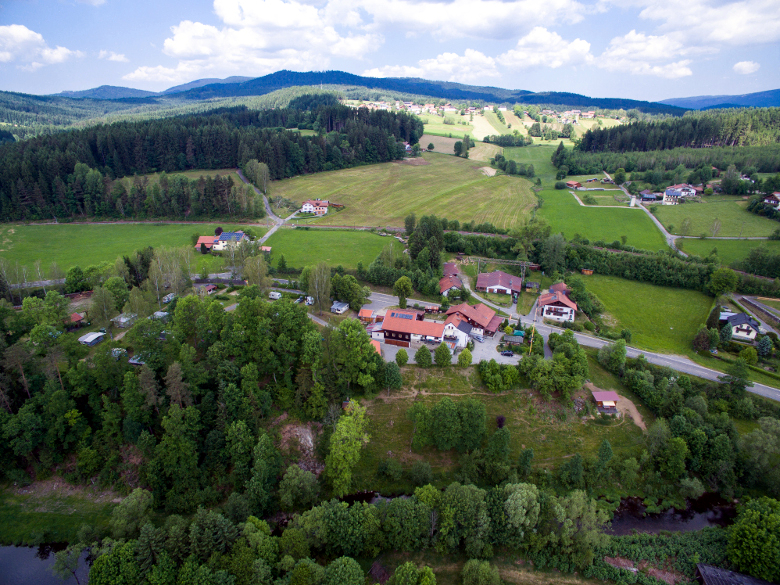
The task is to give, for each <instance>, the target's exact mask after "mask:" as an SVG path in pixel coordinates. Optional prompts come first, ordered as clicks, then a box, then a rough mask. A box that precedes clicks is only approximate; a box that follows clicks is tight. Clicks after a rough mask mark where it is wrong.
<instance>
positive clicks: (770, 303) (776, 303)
mask: <svg viewBox="0 0 780 585" xmlns="http://www.w3.org/2000/svg"><path fill="white" fill-rule="evenodd" d="M758 300H759V301H761V304H763V305H766V306H767V307H772V308H773V309H777V310H778V311H780V299H768V298H764V297H758Z"/></svg>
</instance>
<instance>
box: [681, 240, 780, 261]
mask: <svg viewBox="0 0 780 585" xmlns="http://www.w3.org/2000/svg"><path fill="white" fill-rule="evenodd" d="M761 246H763V247H764V248H766V249H767V251H768V252H769V253H770V254H780V240H710V239H706V240H702V239H701V238H680V239H678V240H677V247H678V248H680V249H681V250H682V251H683V252H686V253H688V254H695V255H697V256H702V257H703V256H709V255H710V252H712V251H713V250H717V252H718V258H720V263H721V264H722V265H723V266H730V265H731V264H732V263H733V262H739V261H741V260H744V259H745V258H747V256H748V254H750V251H751V250H753V249H755V248H759V247H761Z"/></svg>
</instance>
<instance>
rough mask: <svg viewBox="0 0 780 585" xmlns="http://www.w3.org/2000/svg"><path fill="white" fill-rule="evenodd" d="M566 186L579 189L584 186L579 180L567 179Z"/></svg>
mask: <svg viewBox="0 0 780 585" xmlns="http://www.w3.org/2000/svg"><path fill="white" fill-rule="evenodd" d="M566 186H567V187H568V188H569V189H579V188H580V187H582V183H580V182H579V181H566Z"/></svg>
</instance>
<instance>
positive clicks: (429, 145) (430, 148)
mask: <svg viewBox="0 0 780 585" xmlns="http://www.w3.org/2000/svg"><path fill="white" fill-rule="evenodd" d="M433 149H434V145H433V142H429V143H428V150H433Z"/></svg>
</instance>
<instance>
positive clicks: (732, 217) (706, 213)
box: [655, 197, 780, 237]
mask: <svg viewBox="0 0 780 585" xmlns="http://www.w3.org/2000/svg"><path fill="white" fill-rule="evenodd" d="M746 205H747V201H744V200H743V199H741V198H738V197H719V198H714V197H713V198H708V197H704V198H702V202H701V203H685V204H682V205H657V206H656V209H657V211H656V212H655V215H656V217H657V218H658V219H659V220H660V221H661V223H662V224H663V225H664V227H665V228H666V229H667V230H669V232H670V233H673V234H677V235H690V236H698V235H701V234H706V235H707V236H712V235H713V233H712V225H713V222H714V221H715V220H716V219H718V220H720V231H718V232H717V234H715V235H718V236H735V237H750V236H761V237H766V236H769V235H771V234H772V232H774V231H775V230H776V229H777V228H778V227H780V224H778V222H776V221H773V220H771V219H769V218H767V217H762V216H760V215H755V214H753V213H750V212H749V211H746V210H745V206H746ZM686 218H688V219H690V220H691V228H690V232H689V233H688V234H682V233H680V229H681V227H682V224H683V221H684V220H685V219H686Z"/></svg>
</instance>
